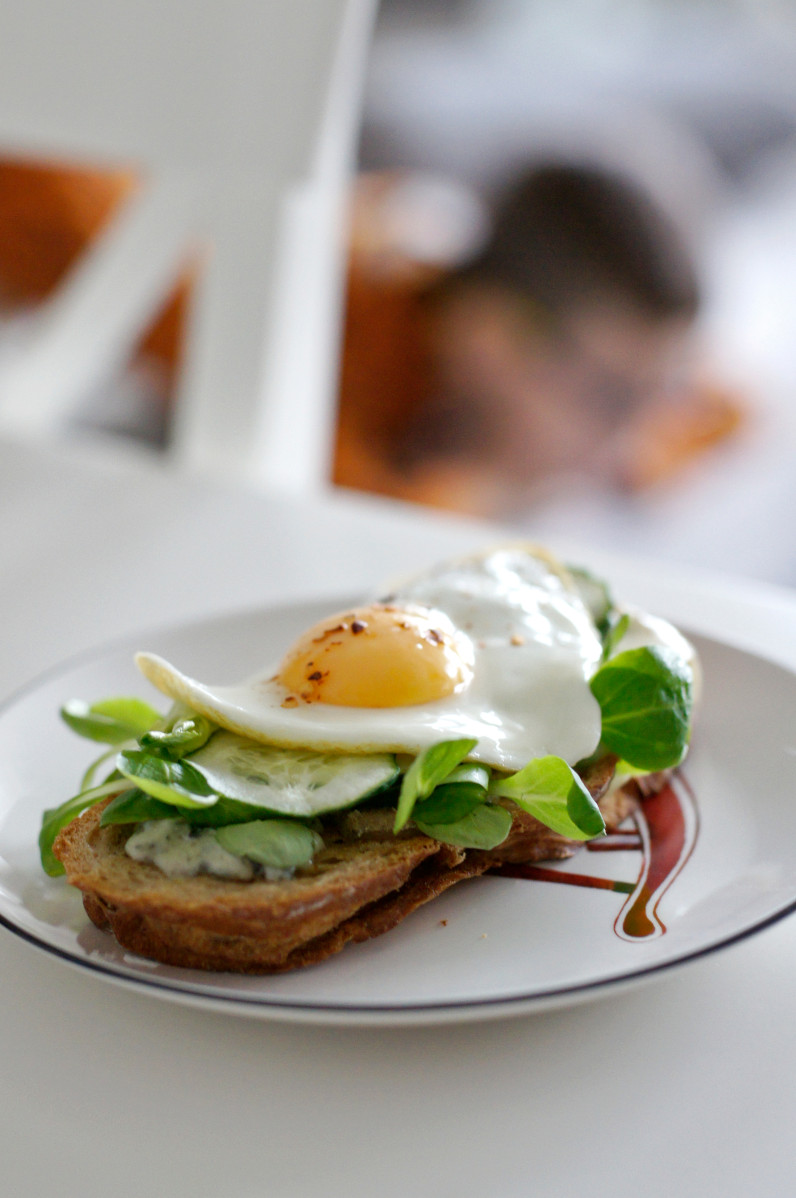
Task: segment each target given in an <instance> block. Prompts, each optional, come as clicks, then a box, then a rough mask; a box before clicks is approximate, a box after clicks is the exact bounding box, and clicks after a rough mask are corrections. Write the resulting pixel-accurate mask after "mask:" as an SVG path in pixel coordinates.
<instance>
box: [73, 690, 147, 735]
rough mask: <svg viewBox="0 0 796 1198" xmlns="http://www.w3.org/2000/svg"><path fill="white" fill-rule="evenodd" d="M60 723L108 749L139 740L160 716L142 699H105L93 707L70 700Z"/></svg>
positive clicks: (76, 700)
mask: <svg viewBox="0 0 796 1198" xmlns="http://www.w3.org/2000/svg"><path fill="white" fill-rule="evenodd" d="M61 719H62V720H63V721H64V723H66V724H68V725H69V727H70V728H71V729H72V731H73V732H76V733H77V734H78V736H85V737H87V738H88V739H89V740H98V741H101V742H102V743H103V744H106V745H120V744H122V742H123V741H126V740H138V738H139V737H140V736H143V734H144V733H145V732H147V731H148V730H149V729H150V728H151V727H152V725H153V724H156V723H157V722H158V720H159V719H160V713H159V712H157V711H155V709H154V707H150V705H149V704H148V703H144V702H143V700H142V699H135V698H126V697H123V698H117V699H103V700H101V701H100V702H99V703H92V704H91V705H90V706H89V704H88V703H83V702H82V701H81V700H80V699H70V701H69V702H68V703H66V704H65V705H64V706H63V707H62V708H61Z"/></svg>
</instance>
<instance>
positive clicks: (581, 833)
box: [489, 756, 605, 840]
mask: <svg viewBox="0 0 796 1198" xmlns="http://www.w3.org/2000/svg"><path fill="white" fill-rule="evenodd" d="M489 790H490V794H493V795H499V796H501V797H502V798H506V799H511V800H512V801H513V802H515V803H516V804H517V806H518V807H521V808H522V810H523V811H527V812H528V814H529V815H532V816H533V817H534V818H535V819H538V820H539V822H540V823H541V824H544V825H545V827H547V828H551V829H552V830H553V831H554V832H558V833H559V834H560V835H561V836H566V837H568V838H569V839H570V840H590V839H591V838H592V837H594V836H599V835H601V833H603V832H604V831H605V821H604V819H603V817H602V814H601V812H600V809H599V807H598V806H597V804H596V803H595V801H594V799H593V798H592V797H591V795H590V794H589V792H588V790H587V789H586V787H585V786H584V785H583V782H582V780H581V779H580V778H579V777H578V775H577V774H576V773H575V771H574V770H573V769H572V767H571V766H569V765H567V763H566V761H564V760H563V758H561V757H553V756H549V757H536V758H534V760H533V761H529V762H528V764H527V765H526V766H524V767H523V769H521V770H519V771H518V772H517V773H516V774H511V775H510V777H508V778H500V779H493V781H492V783H491V784H490V787H489Z"/></svg>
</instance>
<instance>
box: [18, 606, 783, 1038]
mask: <svg viewBox="0 0 796 1198" xmlns="http://www.w3.org/2000/svg"><path fill="white" fill-rule="evenodd" d="M328 610H329V608H328V605H324V608H323V610H321V608H319V607H318V606H317V605H315V604H312V605H310V604H303V605H294V606H292V607H285V608H277V609H272V610H270V611H258V612H253V613H249V614H243V615H241V614H236V615H234V616H229V617H224V618H220V619H214V620H211V621H207V622H203V623H200V624H194V625H191V626H188V627H181V628H176V629H171V630H166V631H159V632H155V633H153V634H147V635H144V636H141V637H139V638H137V639H136V641H135V643H126V644H124V645H119V646H113V647H110V648H108V649H105V650H102V651H100V652H98V653H96V654H93V655H91V656H89V657H84V658H81V659H79V660H76V661H72V662H70V663H67V664H66V665H64V666H62V667H60V668H59V669H57V670H55V671H53V672H51V673H50V674H48V675H47V676H45V677H44V678H41V679H39V680H38V681H37V682H35V683H34V684H32V685H31V686H30V687H28V688H27V689H26V690H25V691H24V692H22V693H21V694H19V695H18V696H16V697H15V698H14V699H13V700H12V701H11V702H10V703H9V704H8V705H6V707H5V708H4V710H3V711H2V712H0V922H2V923H3V924H4V925H5V927H6V928H8V929H9V930H10V931H12V932H14V933H16V934H18V935H20V936H21V937H23V938H24V939H26V940H28V941H29V942H30V943H31V944H33V945H36V946H38V947H39V948H41V949H43V950H45V951H47V952H50V953H52V954H54V955H55V956H57V957H60V958H61V959H62V960H64V961H65V962H68V963H70V964H71V965H73V966H76V967H79V968H81V969H86V970H89V971H91V972H93V973H95V974H96V976H97V977H101V978H104V979H105V980H107V981H112V982H116V983H119V984H122V985H125V986H132V987H135V988H137V989H141V990H144V991H147V992H149V993H151V994H154V995H157V996H159V997H162V998H166V999H170V1000H173V1001H177V1002H183V1003H188V1004H191V1005H196V1006H201V1007H205V1008H211V1009H216V1010H221V1011H227V1012H230V1013H233V1014H237V1015H248V1016H257V1017H261V1018H274V1019H290V1020H300V1021H306V1022H317V1023H352V1024H375V1023H378V1024H382V1025H384V1024H396V1025H397V1024H405V1023H436V1022H442V1021H445V1020H471V1019H477V1018H486V1017H493V1016H496V1015H506V1014H510V1013H515V1012H517V1013H519V1012H527V1011H533V1010H541V1009H545V1008H550V1007H554V1006H563V1005H566V1004H571V1003H574V1002H579V1001H582V1000H584V999H588V998H591V997H594V996H597V995H600V994H603V993H605V992H606V991H607V990H615V989H617V988H620V987H625V986H629V985H632V984H636V983H639V982H641V981H644V980H647V979H650V978H653V977H655V976H657V975H658V974H660V973H661V972H665V971H667V970H670V969H672V968H674V967H676V966H680V965H682V964H683V963H685V962H687V961H690V960H694V959H695V958H698V957H701V956H702V955H704V954H706V953H709V952H711V951H713V950H715V949H718V948H720V947H722V946H724V945H727V944H730V943H733V942H734V941H737V940H739V939H740V938H742V937H744V936H748V935H750V934H751V933H753V932H756V931H758V930H760V929H761V928H763V927H765V926H766V925H767V924H769V923H771V922H772V921H773V920H776V919H778V918H780V917H781V916H783V915H786V914H788V913H789V912H790V911H791V910H793V909H794V908H795V907H796V675H794V674H793V673H791V672H790V671H788V670H786V669H783V668H781V667H779V666H776V665H773V664H771V663H770V662H767V661H765V660H763V659H762V658H760V657H756V656H753V655H751V654H749V653H744V652H741V651H740V650H737V649H733V648H730V647H729V646H728V645H724V644H721V643H719V642H716V641H711V640H707V639H704V638H701V637H696V638H694V639H695V640H696V641H697V643H698V647H699V650H700V653H701V655H702V659H703V663H704V670H705V688H704V700H703V705H702V708H701V711H700V714H699V719H698V724H697V731H696V734H695V737H694V743H693V746H692V750H691V753H690V754H689V757H688V760H687V764H686V767H685V769H684V771H683V778H682V779H681V780H680V781H678V783H677V784H676V787H675V791H674V794H673V795H671V796H669V798H668V804H669V807H670V808H671V810H670V811H669V815H668V817H667V818H668V819H669V820H670V822H671V818H672V816H673V817H674V819H675V825H676V822H677V819H681V820H682V824H681V826H680V827H679V830H678V828H677V827H676V826H675V827H674V833H675V839H677V835H678V831H679V843H678V844H675V846H674V849H673V850H672V853H673V855H672V860H671V862H669V865H671V866H672V869H671V871H670V873H669V875H668V878H667V879H666V880H665V881H664V882H663V885H662V886H661V887H660V888H659V892H658V894H657V895H656V896H654V901H650V902H645V896H641V898H639V895H638V885H637V887H636V889H637V893H636V894H635V895H634V894H630V893H628V891H630V890H632V889H633V886H634V884H637V883H639V884H640V883H643V882H644V880H645V879H644V873H645V869H647V870H649V864H650V857H651V850H650V846H649V844H648V843H647V839H648V831H649V829H648V827H647V824H646V823H644V822H643V821H642V825H641V827H640V829H639V830H638V834H636V833H634V830H633V829H631V830H630V835H629V836H628V837H627V839H626V842H625V845H624V847H620V848H619V849H617V850H615V851H611V852H606V851H599V852H595V851H591V852H590V851H586V850H583V851H581V852H580V853H579V854H578V855H577V856H576V857H575V858H574V859H573V860H572V861H571V862H568V863H566V864H564V865H562V866H556V867H554V868H555V870H556V872H557V873H559V874H561V873H563V874H569V875H576V877H577V876H581V877H583V876H586V877H587V878H590V879H591V880H592V884H591V885H572V884H557V883H556V884H551V883H550V882H549V881H537V880H525V879H514V878H505V877H493V876H490V877H485V878H478V879H475V880H473V881H470V882H466V883H463V884H461V885H459V886H457V887H454V888H453V889H452V890H450V891H449V892H448V893H447V894H445V895H443V896H442V897H441V898H439V899H437V900H436V901H434V902H433V903H430V904H428V905H427V906H426V907H424V908H421V909H420V910H419V911H417V912H415V913H414V914H413V915H412V916H410V917H409V919H407V920H406V921H405V922H404V923H403V924H402V925H401V926H400V927H398V928H397V929H395V930H394V931H392V932H390V933H389V934H388V935H386V936H383V937H380V938H379V939H376V940H372V941H370V942H368V943H366V944H362V945H356V946H350V947H349V948H347V949H345V950H344V951H343V952H342V954H340V956H338V957H335V958H332V959H331V960H329V961H327V962H325V963H323V964H321V965H318V966H315V967H313V968H310V969H307V970H303V971H298V972H296V973H292V974H287V975H284V976H278V977H272V978H269V977H265V978H246V977H240V976H236V975H231V974H217V975H209V974H202V973H199V972H194V971H190V970H180V969H172V968H169V967H166V966H162V965H157V964H154V963H152V962H149V961H145V960H142V959H140V958H138V957H135V956H134V955H133V954H131V953H127V952H125V951H124V950H122V949H121V948H119V947H118V946H117V945H116V942H115V941H114V940H113V939H112V937H110V936H108V935H106V934H104V933H102V932H99V931H98V930H97V929H96V928H94V926H93V925H92V924H91V923H90V922H89V921H88V919H87V918H86V917H85V915H84V913H83V909H82V904H81V901H80V896H79V895H78V894H77V893H76V892H75V891H73V890H72V889H71V888H70V887H68V886H67V885H66V883H65V882H64V881H63V880H62V879H49V878H47V877H45V876H44V874H43V873H42V872H41V869H40V866H39V862H38V852H37V848H36V838H37V834H38V827H39V820H40V815H41V811H42V810H43V809H44V808H45V807H50V806H54V805H56V804H57V803H59V802H61V801H62V800H63V799H64V798H66V797H68V795H69V794H70V793H72V791H73V790H74V788H75V786H76V784H77V779H78V778H79V777H80V774H81V773H82V770H83V768H84V766H85V765H86V764H87V762H88V760H90V757H91V753H92V749H91V746H90V745H89V744H88V743H87V742H85V741H82V740H80V739H79V738H78V737H75V736H74V735H73V734H72V733H70V732H69V731H68V729H66V728H65V726H64V725H62V723H61V722H60V720H59V718H58V715H57V712H58V708H59V706H60V705H61V704H62V703H64V702H65V701H66V700H67V699H70V698H83V699H87V700H89V701H92V700H95V699H98V698H102V697H104V696H107V695H111V694H124V693H132V694H140V695H150V697H151V688H150V687H149V686H148V684H147V683H145V682H144V681H143V679H141V677H140V676H139V675H138V673H137V671H136V670H135V667H134V666H133V664H132V652H133V651H134V650H135V649H138V648H146V649H150V650H152V651H154V652H157V653H161V654H163V655H164V656H167V657H169V658H171V659H172V660H174V661H175V662H177V663H178V664H179V665H180V666H182V667H183V668H184V669H186V670H187V671H188V672H194V673H196V674H198V675H199V676H203V677H205V678H208V679H211V680H213V681H219V682H222V681H233V680H234V679H235V678H236V677H240V676H243V675H245V674H247V673H249V672H250V671H252V670H253V669H254V668H256V666H257V665H259V664H261V663H263V662H266V661H268V660H272V659H277V658H278V657H279V656H280V654H281V652H282V650H283V648H284V646H285V645H286V644H288V643H289V641H290V639H291V638H292V637H293V636H295V635H296V634H297V633H298V632H299V631H300V630H301V629H303V628H306V627H307V626H308V625H310V624H311V623H312V622H313V621H314V620H316V619H318V618H320V617H321V616H322V615H323V614H324V613H325V611H328ZM691 796H693V801H692V797H691ZM652 822H653V824H654V823H655V820H654V819H653V820H652ZM634 835H635V836H636V839H635V840H634ZM639 836H640V839H639ZM670 848H671V846H670ZM665 851H668V850H666V847H665V846H664V852H665ZM660 853H661V849H660V846H659V847H658V848H656V850H655V853H654V854H652V869H653V870H654V869H655V868H656V867H657V865H658V864H659V858H660ZM665 872H666V871H665V870H664V873H665ZM595 879H602V882H601V883H600V882H598V884H597V885H595V884H594V880H595ZM573 880H576V878H573ZM613 882H617V883H618V884H619V886H620V887H624V889H619V890H614V889H611V888H610V887H611V885H612V883H613ZM653 884H654V883H653ZM631 907H632V908H633V911H634V912H635V915H636V916H637V915H638V913H639V912H640V911H641V910H642V909H643V908H645V907H646V909H647V911H648V912H652V908H653V907H655V915H654V916H653V917H652V918H651V919H650V921H649V923H648V924H647V925H646V928H645V929H642V930H646V931H647V932H649V934H648V935H644V936H639V935H627V934H626V925H627V924H628V919H627V914H628V911H629V910H630V908H631ZM635 922H636V924H637V923H638V919H637V918H636V920H635ZM642 922H643V920H642ZM630 924H631V931H633V930H635V931H636V932H637V931H638V930H639V929H638V927H635V929H634V928H633V927H632V924H633V919H631V920H630ZM664 927H665V931H662V929H663V928H664ZM623 929H625V931H624V932H623Z"/></svg>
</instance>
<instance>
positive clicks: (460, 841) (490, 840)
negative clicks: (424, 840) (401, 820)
mask: <svg viewBox="0 0 796 1198" xmlns="http://www.w3.org/2000/svg"><path fill="white" fill-rule="evenodd" d="M415 823H416V824H417V826H418V828H419V829H420V831H421V832H424V833H425V835H426V836H431V837H432V838H433V839H434V840H439V841H441V842H442V843H443V844H453V845H456V846H457V847H458V848H462V849H494V848H497V846H498V845H499V844H502V843H503V841H504V840H505V839H506V837H507V836H508V834H509V832H510V831H511V824H512V819H511V813H510V812H508V811H506V809H505V807H498V806H492V805H491V804H489V803H480V804H479V805H478V806H477V807H476V808H475V809H474V810H473V811H471V812H470V813H469V815H465V816H464V817H463V818H462V819H460V820H457V821H456V822H455V823H445V824H432V823H426V822H425V821H421V820H419V819H418V818H417V816H415Z"/></svg>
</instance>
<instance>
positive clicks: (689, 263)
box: [0, 0, 796, 584]
mask: <svg viewBox="0 0 796 1198" xmlns="http://www.w3.org/2000/svg"><path fill="white" fill-rule="evenodd" d="M138 185H139V180H138V178H137V176H136V173H135V171H133V170H125V169H117V170H114V171H109V170H107V169H102V170H100V169H89V168H87V167H86V165H85V164H81V165H77V164H74V163H63V162H59V163H54V162H52V161H34V160H30V159H26V160H22V159H20V158H13V157H6V158H4V159H2V160H0V304H1V305H2V306H1V308H0V312H1V315H2V320H1V321H0V360H2V355H3V353H12V352H13V348H14V345H15V343H16V342H17V340H18V339H19V337H20V336H24V330H25V326H26V322H29V321H30V320H32V319H34V318H35V314H36V312H37V310H38V309H39V307H40V306H41V305H42V304H44V303H46V302H47V300H48V298H49V297H50V296H51V295H52V294H53V292H54V290H55V289H56V288H57V287H58V284H59V282H61V281H62V280H63V278H64V277H65V276H66V275H67V274H68V272H69V270H70V269H71V268H72V267H73V265H74V263H75V262H76V261H77V260H78V259H79V257H80V255H81V253H82V252H83V251H84V249H85V247H86V246H87V245H89V244H91V242H92V240H93V239H95V238H96V237H97V235H98V234H99V233H100V232H101V230H102V229H103V228H104V227H105V226H106V224H107V222H108V221H109V220H110V219H111V217H112V216H113V214H114V212H115V211H117V210H118V207H119V205H120V204H122V203H123V202H124V201H125V200H126V199H127V198H128V197H129V196H130V195H131V194H132V193H133V192H134V191H135V189H136V187H137V186H138ZM348 219H349V224H348V228H347V232H346V292H345V301H344V305H343V311H342V316H341V337H340V342H341V348H340V355H339V372H338V382H337V385H336V388H335V395H336V416H335V428H334V445H333V455H332V461H331V462H330V464H329V478H330V481H332V482H333V483H334V485H336V486H339V487H345V488H349V489H352V490H355V491H361V492H366V493H372V494H379V495H385V496H394V497H397V498H400V499H403V500H408V501H410V502H413V503H418V504H427V505H430V506H433V507H438V508H443V509H448V510H451V511H460V512H464V513H467V514H470V515H476V516H485V517H488V518H496V519H498V520H500V521H502V522H503V523H505V524H508V525H510V526H511V527H513V528H516V529H517V530H518V532H520V533H522V535H531V536H537V537H539V538H540V539H544V538H546V537H547V538H549V537H554V538H556V539H561V538H564V539H572V540H576V541H579V542H582V543H589V542H591V543H593V544H595V545H597V546H599V547H601V548H607V549H614V550H618V551H622V552H631V553H640V554H643V555H645V556H651V557H664V558H671V559H672V560H677V561H680V562H686V563H697V564H700V565H707V566H710V567H712V568H715V569H719V570H726V571H729V572H733V573H741V574H746V575H750V576H754V577H758V578H762V579H767V580H770V581H778V582H784V583H789V584H796V298H795V295H794V283H793V279H794V274H796V0H381V4H380V6H379V9H378V15H377V20H376V28H375V34H374V37H373V41H372V46H371V50H370V53H369V59H368V67H367V77H366V82H365V90H364V103H363V114H362V125H361V135H360V139H359V145H358V150H357V160H356V171H355V177H354V180H353V183H352V187H351V196H350V205H349V216H348ZM193 269H194V268H193V266H192V264H191V263H190V262H188V263H186V267H185V272H184V274H183V276H182V278H181V279H180V280H179V281H178V282H177V284H176V285H175V288H174V291H173V294H172V295H171V296H170V297H169V298H168V300H167V302H166V303H165V304H164V306H163V308H162V310H161V312H160V313H159V314H158V316H157V318H156V319H155V320H154V321H153V322H152V324H151V327H150V328H149V329H148V330H147V332H146V334H145V335H144V336H143V337H142V339H141V340H140V343H139V344H138V346H137V348H136V350H135V352H134V354H133V355H132V357H131V358H130V360H129V361H128V362H126V363H125V365H124V368H123V369H120V370H118V371H117V372H116V373H115V375H114V377H113V378H110V379H108V380H106V382H105V383H104V384H103V386H102V387H101V388H100V389H98V390H96V391H95V392H94V393H92V394H89V395H86V396H85V399H84V402H83V403H82V404H81V407H80V411H79V412H78V414H77V415H76V417H75V419H74V422H73V424H74V433H75V435H78V434H79V432H80V430H81V429H85V428H93V429H102V430H104V431H105V432H107V433H108V435H109V437H110V438H113V437H119V438H125V439H134V440H136V441H138V442H142V443H146V444H147V445H149V446H152V447H154V448H155V450H157V449H159V448H165V447H167V446H168V443H169V432H170V427H171V422H172V418H173V412H174V408H175V402H176V399H175V397H176V389H177V388H176V381H175V380H176V378H177V373H178V370H179V364H180V355H181V350H182V346H183V339H184V334H185V327H186V313H187V311H188V308H189V305H190V302H191V295H192V287H193Z"/></svg>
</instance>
